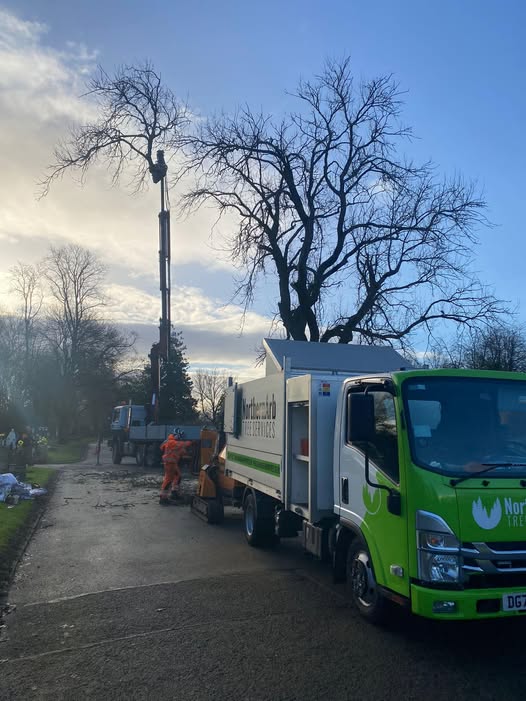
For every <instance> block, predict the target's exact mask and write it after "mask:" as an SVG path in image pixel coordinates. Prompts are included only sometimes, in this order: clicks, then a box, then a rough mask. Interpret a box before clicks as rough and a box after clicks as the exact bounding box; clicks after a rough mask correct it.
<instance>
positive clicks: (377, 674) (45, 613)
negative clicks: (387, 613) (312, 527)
mask: <svg viewBox="0 0 526 701" xmlns="http://www.w3.org/2000/svg"><path fill="white" fill-rule="evenodd" d="M159 483H160V475H159V474H155V473H152V472H147V471H145V470H144V469H142V468H138V467H136V466H135V465H133V464H132V463H131V462H130V463H129V464H126V463H123V464H122V465H121V466H118V467H116V466H113V465H111V464H110V461H109V454H108V453H107V452H106V451H105V452H104V455H103V464H102V465H101V466H100V467H97V466H96V465H95V464H94V457H93V456H89V457H88V460H87V461H86V462H84V463H82V464H81V465H78V466H70V467H67V468H64V470H63V471H62V474H61V477H60V479H59V482H58V485H57V487H56V490H55V492H54V494H53V496H52V498H51V500H50V503H49V506H48V508H47V511H46V513H45V516H44V518H43V519H42V521H41V523H40V525H39V528H38V529H37V531H36V532H35V535H34V538H33V540H32V543H31V545H30V547H29V549H28V551H27V553H26V555H25V557H24V559H23V561H22V562H21V564H20V566H19V568H18V572H17V576H16V579H15V582H14V584H13V587H12V589H11V592H10V603H12V604H16V607H17V608H16V611H15V612H14V613H12V614H10V615H9V616H8V617H7V622H8V628H7V634H6V635H5V636H4V641H3V642H2V643H0V698H2V699H24V700H25V699H53V700H54V701H55V700H56V699H72V700H77V699H104V700H107V699H156V700H163V699H177V700H178V701H179V700H181V701H183V700H186V699H199V700H201V699H203V700H205V699H213V700H216V699H236V700H237V699H269V700H270V699H272V700H275V699H283V700H291V699H312V700H315V699H336V700H339V699H342V700H343V699H397V700H399V699H401V698H403V699H423V698H426V699H448V701H449V700H450V699H451V698H457V699H524V695H525V693H526V676H525V669H526V654H525V652H524V642H523V641H524V635H525V633H526V625H525V624H526V620H524V619H521V620H519V621H514V622H511V624H510V623H509V622H504V624H503V622H499V623H498V624H496V623H489V624H488V623H485V624H477V625H472V624H468V625H465V624H464V625H456V624H455V625H450V624H449V625H437V624H431V623H429V622H426V621H418V620H412V619H408V618H407V617H405V616H402V617H399V618H398V619H395V621H394V622H393V626H392V627H391V628H390V629H381V628H375V627H373V626H371V625H369V624H366V623H365V622H363V621H362V620H361V619H360V618H359V617H358V616H357V614H356V613H355V612H354V611H353V610H352V609H351V608H349V606H348V604H347V600H346V598H345V596H344V594H343V590H342V588H341V587H334V586H333V585H332V583H331V577H330V572H328V570H327V569H326V568H324V567H323V566H322V565H321V564H319V563H317V562H315V561H313V560H311V559H309V558H307V557H306V556H305V555H303V553H302V552H301V550H300V549H299V547H298V544H297V543H296V542H294V541H286V542H284V543H283V544H282V546H280V548H278V549H277V550H276V551H264V550H263V551H258V550H255V549H252V548H249V547H248V546H247V545H246V544H245V542H244V538H243V535H242V532H241V524H240V517H239V515H235V514H230V515H229V518H228V519H227V521H226V522H225V524H224V525H222V526H221V527H212V526H207V525H206V524H205V523H203V522H201V521H199V520H198V519H197V518H196V517H195V516H193V515H192V514H190V511H189V509H188V507H186V506H174V507H170V508H167V507H159V505H158V503H157V500H158V488H159ZM187 488H188V489H193V485H192V484H191V483H190V482H187Z"/></svg>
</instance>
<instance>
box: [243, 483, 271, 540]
mask: <svg viewBox="0 0 526 701" xmlns="http://www.w3.org/2000/svg"><path fill="white" fill-rule="evenodd" d="M243 528H244V531H245V538H246V539H247V543H248V544H249V545H251V546H252V547H254V548H259V547H264V546H273V545H277V544H278V543H279V537H278V536H276V535H275V533H274V521H273V519H272V518H269V517H268V516H266V517H265V518H263V516H262V514H261V509H259V508H258V503H257V499H256V497H255V495H254V493H253V492H251V493H249V494H247V496H246V498H245V501H244V503H243Z"/></svg>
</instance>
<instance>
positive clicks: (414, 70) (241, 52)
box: [0, 0, 526, 362]
mask: <svg viewBox="0 0 526 701" xmlns="http://www.w3.org/2000/svg"><path fill="white" fill-rule="evenodd" d="M2 6H3V8H4V10H5V11H7V12H8V13H10V14H11V15H12V16H15V17H16V18H17V19H18V20H19V21H20V22H26V23H34V22H39V23H43V24H45V25H46V31H42V32H40V33H37V34H38V36H37V37H36V39H35V41H36V42H37V44H38V47H39V49H40V50H41V51H43V52H44V53H46V52H49V51H51V52H56V55H57V56H62V59H57V60H64V61H66V62H67V61H68V59H67V58H66V59H64V57H63V55H64V54H67V52H68V51H71V52H76V59H75V60H77V61H80V59H79V55H80V54H81V53H82V52H83V51H84V52H85V56H84V59H85V60H84V64H83V65H84V68H85V70H89V67H90V66H92V65H93V64H94V63H95V62H99V63H100V64H101V65H103V66H104V67H105V68H106V69H108V70H109V71H111V70H112V68H113V67H114V66H116V65H118V64H122V63H134V62H137V61H141V60H143V59H145V58H148V59H151V60H152V61H153V63H154V65H155V66H156V68H157V69H158V70H160V71H161V73H162V75H163V78H164V81H165V82H166V83H167V84H168V85H170V87H172V88H173V89H174V90H175V91H176V92H177V93H178V94H180V95H182V96H184V97H187V98H188V100H189V102H190V104H191V106H192V107H193V108H194V109H195V110H197V111H199V112H201V113H202V114H210V113H212V112H214V111H220V110H225V111H227V112H228V111H230V110H233V109H235V107H236V106H237V105H239V104H240V103H244V102H246V103H248V104H250V105H251V106H252V107H255V108H259V107H261V108H262V109H264V110H265V111H269V112H273V113H275V114H279V113H280V112H281V111H282V110H284V109H286V108H287V107H288V106H290V105H291V98H290V96H288V95H287V94H286V90H293V89H294V87H295V85H296V83H297V80H298V78H299V77H306V78H308V77H310V76H312V75H313V74H315V73H316V72H317V71H319V70H320V68H321V66H322V64H323V61H324V59H325V58H327V57H336V58H339V57H342V56H344V55H347V54H349V55H350V56H351V58H352V64H353V68H354V72H355V74H356V76H357V77H358V78H360V77H363V78H369V77H372V76H375V75H381V74H385V73H393V74H394V75H395V78H396V79H397V80H398V81H399V83H400V86H401V88H402V89H403V90H406V91H407V95H406V96H405V101H406V106H405V109H404V112H403V119H404V122H405V123H406V124H408V125H411V126H412V127H413V129H414V133H415V135H416V136H417V137H418V139H416V140H415V141H414V142H413V143H412V144H410V145H408V146H407V153H408V154H409V155H410V156H413V157H415V158H416V159H417V160H425V159H427V158H432V159H433V160H434V161H435V162H436V163H437V164H438V166H439V169H440V171H441V172H444V173H449V174H453V173H457V172H461V173H462V174H464V175H465V176H466V177H468V178H473V179H475V180H477V181H478V183H479V184H480V186H481V187H482V188H483V190H484V193H485V197H486V199H487V202H488V205H489V208H488V216H489V218H490V219H491V220H492V221H493V222H494V223H495V224H496V227H495V228H493V229H490V230H485V231H484V230H483V231H480V232H479V235H480V239H481V246H480V248H479V249H478V250H477V259H476V268H477V269H478V270H479V271H480V274H481V276H482V277H483V278H484V279H485V280H486V281H487V282H489V283H491V284H493V285H494V286H495V288H496V293H497V295H498V296H500V297H503V298H506V299H509V300H511V301H512V303H513V304H519V305H521V306H520V312H519V313H520V318H521V320H523V319H525V318H526V301H522V304H521V298H522V296H523V290H524V286H523V258H524V255H525V253H526V251H525V244H524V242H523V241H524V235H523V216H522V210H523V199H524V197H523V189H524V175H523V163H524V161H525V156H526V148H525V146H524V138H523V123H524V115H525V113H526V91H525V89H524V88H525V80H524V73H525V68H526V48H525V42H524V35H525V30H526V3H524V2H520V1H519V0H507V1H506V2H502V3H497V2H496V1H489V0H482V1H480V0H479V1H475V0H463V1H462V0H457V1H456V2H454V1H452V0H442V1H440V2H438V1H435V2H431V1H426V0H420V2H416V1H413V0H412V1H408V0H399V1H398V2H387V1H386V0H377V1H376V2H374V3H368V2H358V1H357V0H348V1H346V2H344V1H343V0H324V1H323V2H322V1H314V0H308V1H305V0H304V1H303V2H299V1H297V0H289V1H288V2H276V1H275V0H269V1H267V2H265V3H251V2H246V1H245V2H242V1H241V0H223V1H222V2H212V1H210V0H206V1H201V2H200V1H198V0H197V1H195V2H193V3H182V2H178V1H177V0H176V1H175V2H171V3H166V2H165V3H162V2H158V1H157V0H150V1H149V2H147V3H145V2H135V1H128V2H126V1H124V0H113V1H112V0H107V1H106V2H100V0H92V1H91V2H89V3H88V2H75V1H74V0H69V2H66V1H65V0H49V1H48V2H42V0H40V1H37V0H32V1H31V0H17V2H16V3H15V2H2V0H0V7H2ZM31 26H33V27H34V25H31ZM68 47H69V48H68ZM95 52H96V56H94V54H95ZM10 85H11V87H12V83H11V84H10ZM77 94H78V92H77ZM28 99H31V93H30V87H29V88H28ZM1 119H2V117H0V120H1ZM46 124H47V125H48V123H46ZM46 129H47V127H46ZM57 133H59V132H58V127H57V128H56V129H55V130H54V131H53V130H51V129H49V130H42V129H41V130H40V132H39V134H40V135H43V134H45V138H48V137H49V139H50V145H49V149H51V145H52V144H51V139H52V137H53V136H56V134H57ZM19 146H20V147H21V148H22V150H23V148H24V146H23V143H22V144H19ZM40 158H41V159H43V158H44V150H42V153H41V154H40ZM37 160H38V159H37ZM94 192H95V191H90V190H89V188H88V190H87V192H86V193H85V195H84V197H85V198H88V199H89V198H90V197H92V196H94ZM67 194H68V193H67V191H66V190H64V191H61V190H60V189H59V190H58V191H57V192H56V193H52V195H51V198H52V202H51V204H50V203H46V205H45V207H46V208H47V209H46V210H45V211H43V210H42V209H41V210H38V212H37V214H36V215H35V216H40V220H39V222H40V224H39V225H40V229H42V222H44V227H43V228H44V229H45V228H46V227H45V217H46V216H51V215H52V214H53V215H55V216H58V215H60V216H65V215H64V211H65V208H66V207H67V205H66V204H65V199H64V201H63V203H62V204H61V197H64V198H66V196H67ZM75 197H76V198H78V197H80V195H78V194H77V195H75ZM112 197H115V200H114V204H112ZM53 198H54V199H53ZM102 199H103V200H104V202H103V207H102V209H103V210H104V212H105V216H106V217H111V216H112V212H115V209H116V208H117V207H123V206H126V207H127V206H128V205H124V203H126V202H129V200H126V199H124V198H122V197H121V198H119V197H118V194H115V193H113V194H112V193H108V192H107V188H106V189H105V190H104V194H103V197H102ZM76 201H78V202H79V201H80V200H76ZM152 202H154V200H153V199H152V198H151V197H150V198H147V197H146V198H143V200H141V201H140V202H139V203H137V202H135V203H134V204H133V205H132V207H133V208H144V212H145V213H144V221H146V220H147V219H146V210H147V208H149V207H151V204H152ZM79 206H83V205H79ZM61 207H62V210H61ZM32 211H33V210H32ZM35 211H36V210H35ZM149 214H151V211H149ZM14 216H15V214H13V217H12V218H11V220H12V219H13V218H14ZM66 219H67V217H66ZM153 220H155V215H154V216H153ZM198 225H200V226H203V227H206V226H207V225H206V222H205V220H204V219H203V220H202V221H201V222H199V221H198V222H197V224H195V226H198ZM36 231H37V228H35V232H36ZM186 231H187V230H186V229H184V227H183V233H182V235H184V234H185V233H186ZM2 232H3V234H4V236H6V235H8V233H9V232H7V230H6V224H5V222H4V224H3V225H0V235H1V234H2ZM49 235H50V234H48V236H49ZM176 235H177V234H176ZM13 236H15V233H13ZM17 236H21V234H20V233H18V234H17ZM36 236H37V235H36V233H35V235H34V237H33V239H32V244H31V245H32V250H33V251H37V250H38V249H39V245H40V244H42V245H43V243H44V242H45V236H44V235H42V237H41V238H40V242H39V243H36V239H35V237H36ZM116 236H117V234H116ZM26 245H28V242H27V240H26ZM174 245H175V247H177V241H176V242H175V244H174ZM23 247H24V241H23V240H21V242H20V241H19V245H18V247H17V250H18V251H21V250H23ZM181 248H184V249H185V252H184V253H183V254H182V256H181V260H180V262H181V263H182V265H177V266H176V267H175V269H174V279H176V280H177V281H178V284H180V285H181V286H187V287H188V289H190V288H191V289H199V290H200V291H201V293H202V295H203V299H204V298H206V299H207V300H211V299H213V300H214V301H213V302H212V303H211V307H210V309H212V307H214V305H216V306H217V305H218V304H220V303H221V302H223V303H224V302H227V301H228V299H229V294H230V292H231V289H230V288H229V284H230V279H231V271H230V270H229V269H228V266H227V265H226V264H225V265H223V266H213V265H210V266H209V268H208V275H207V283H206V284H205V283H203V282H202V279H203V269H202V268H203V265H204V263H203V262H202V261H201V270H200V271H199V272H197V271H198V270H199V260H198V259H197V256H196V255H192V254H191V251H190V250H189V249H188V250H187V248H188V244H187V242H181ZM13 255H14V253H13V252H11V254H10V256H9V259H8V261H7V262H9V263H11V262H12V258H13ZM154 256H155V254H154ZM130 265H131V263H130ZM126 270H127V268H126V266H125V265H122V266H121V268H120V269H118V270H117V269H116V274H115V279H116V280H118V281H120V282H122V283H124V281H125V279H126V278H127V277H128V278H129V279H128V283H129V281H130V279H131V280H132V281H133V282H132V284H134V285H135V286H136V287H137V289H140V290H143V291H147V292H148V294H151V295H155V288H156V280H155V268H154V267H152V268H151V269H150V268H149V269H148V270H146V269H145V270H139V269H138V268H134V272H133V273H132V274H131V276H130V275H128V274H127V273H126ZM0 272H1V270H0ZM196 279H198V280H199V281H200V284H197V282H196ZM196 300H197V298H196ZM145 304H146V303H145ZM175 306H176V314H175V317H176V318H177V313H178V310H179V307H178V306H177V302H176V304H175ZM197 308H198V302H197V301H196V312H195V314H196V316H195V317H192V320H191V321H190V322H189V324H190V326H191V327H192V328H193V329H194V331H195V332H196V333H197V332H198V331H199V332H200V333H201V334H202V329H199V328H198V321H197V316H198V313H197ZM255 312H256V313H258V314H260V315H261V316H262V317H263V316H265V315H266V314H268V312H269V309H268V308H266V307H265V305H264V303H263V301H261V302H260V303H259V306H258V307H257V308H256V309H255ZM181 314H182V310H181ZM130 321H134V320H130ZM215 321H216V322H217V326H218V327H219V326H221V325H223V326H224V322H225V320H224V318H223V317H221V318H219V319H216V320H215ZM259 321H261V320H259ZM259 321H258V320H257V319H256V318H255V317H254V324H253V327H250V328H251V332H252V331H253V333H254V337H253V338H252V337H251V340H250V344H252V347H253V343H254V339H255V337H256V335H257V334H258V333H261V331H262V329H263V324H261V325H260V324H259ZM181 322H182V327H183V333H185V337H186V334H187V331H186V329H185V323H186V318H183V317H181ZM192 325H193V326H192ZM212 327H213V324H212ZM189 328H190V327H189ZM188 333H189V335H190V336H191V330H190V331H189V332H188ZM212 333H213V331H212ZM263 333H264V331H263ZM236 343H238V344H240V343H241V342H240V341H236ZM250 344H247V345H246V347H244V350H243V353H250V352H251V348H249V346H250ZM189 346H190V343H189ZM219 347H220V345H219V346H218V348H219ZM239 347H241V346H239ZM190 350H192V349H191V348H190ZM202 357H203V362H204V361H205V355H203V356H202Z"/></svg>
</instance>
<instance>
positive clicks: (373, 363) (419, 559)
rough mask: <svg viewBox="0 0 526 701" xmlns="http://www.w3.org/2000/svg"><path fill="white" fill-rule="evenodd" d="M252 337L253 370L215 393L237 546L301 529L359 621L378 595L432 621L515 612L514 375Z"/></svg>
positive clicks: (524, 496) (518, 432) (520, 404)
mask: <svg viewBox="0 0 526 701" xmlns="http://www.w3.org/2000/svg"><path fill="white" fill-rule="evenodd" d="M264 345H265V349H266V375H265V377H263V378H261V379H258V380H253V381H250V382H246V383H244V384H239V385H232V386H231V387H230V388H229V390H228V392H227V397H226V402H225V432H226V446H225V449H224V451H223V455H224V457H225V461H224V466H223V470H224V477H225V482H226V483H228V485H229V486H228V489H227V488H221V481H217V480H216V485H217V486H218V490H217V495H216V496H217V498H218V499H221V500H223V503H228V497H229V496H230V497H232V498H231V501H230V503H234V504H237V505H239V506H242V508H243V512H244V530H245V535H246V538H247V540H248V542H249V543H250V544H252V545H258V544H266V543H270V542H273V543H276V542H277V541H278V540H279V538H280V537H286V536H292V535H296V534H300V535H301V537H302V538H303V544H304V546H305V548H306V549H307V550H308V551H310V552H312V553H313V554H314V555H316V556H318V557H320V558H327V559H330V561H331V563H332V567H333V571H334V576H335V579H336V580H341V581H343V580H346V581H347V586H348V590H349V594H350V596H351V597H352V600H353V601H354V603H355V605H356V606H357V608H358V609H359V611H360V612H361V613H362V614H363V615H364V616H365V617H367V618H369V619H371V620H379V619H381V618H382V617H383V615H384V613H385V611H386V607H387V603H388V602H389V601H391V602H393V601H394V602H396V603H398V604H402V605H404V606H406V607H407V608H408V609H409V610H411V611H412V612H413V613H415V614H418V615H421V616H425V617H428V618H436V619H478V618H493V617H495V618H496V617H505V616H517V615H520V614H522V613H524V612H526V374H521V373H505V372H489V371H485V372H483V371H470V370H415V369H410V368H409V369H407V364H406V363H405V361H404V359H403V358H402V357H401V356H400V355H398V354H397V353H396V352H395V351H394V350H392V349H390V348H385V347H370V346H352V345H350V346H349V345H337V344H316V343H301V342H294V341H281V340H273V339H265V341H264ZM404 365H406V368H404V367H403V366H404Z"/></svg>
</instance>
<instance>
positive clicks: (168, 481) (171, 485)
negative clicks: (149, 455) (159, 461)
mask: <svg viewBox="0 0 526 701" xmlns="http://www.w3.org/2000/svg"><path fill="white" fill-rule="evenodd" d="M180 481H181V470H180V468H179V463H178V462H165V463H164V479H163V483H162V485H161V493H160V495H159V496H160V497H161V499H168V497H169V496H170V491H172V492H174V491H177V488H178V486H179V482H180Z"/></svg>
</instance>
